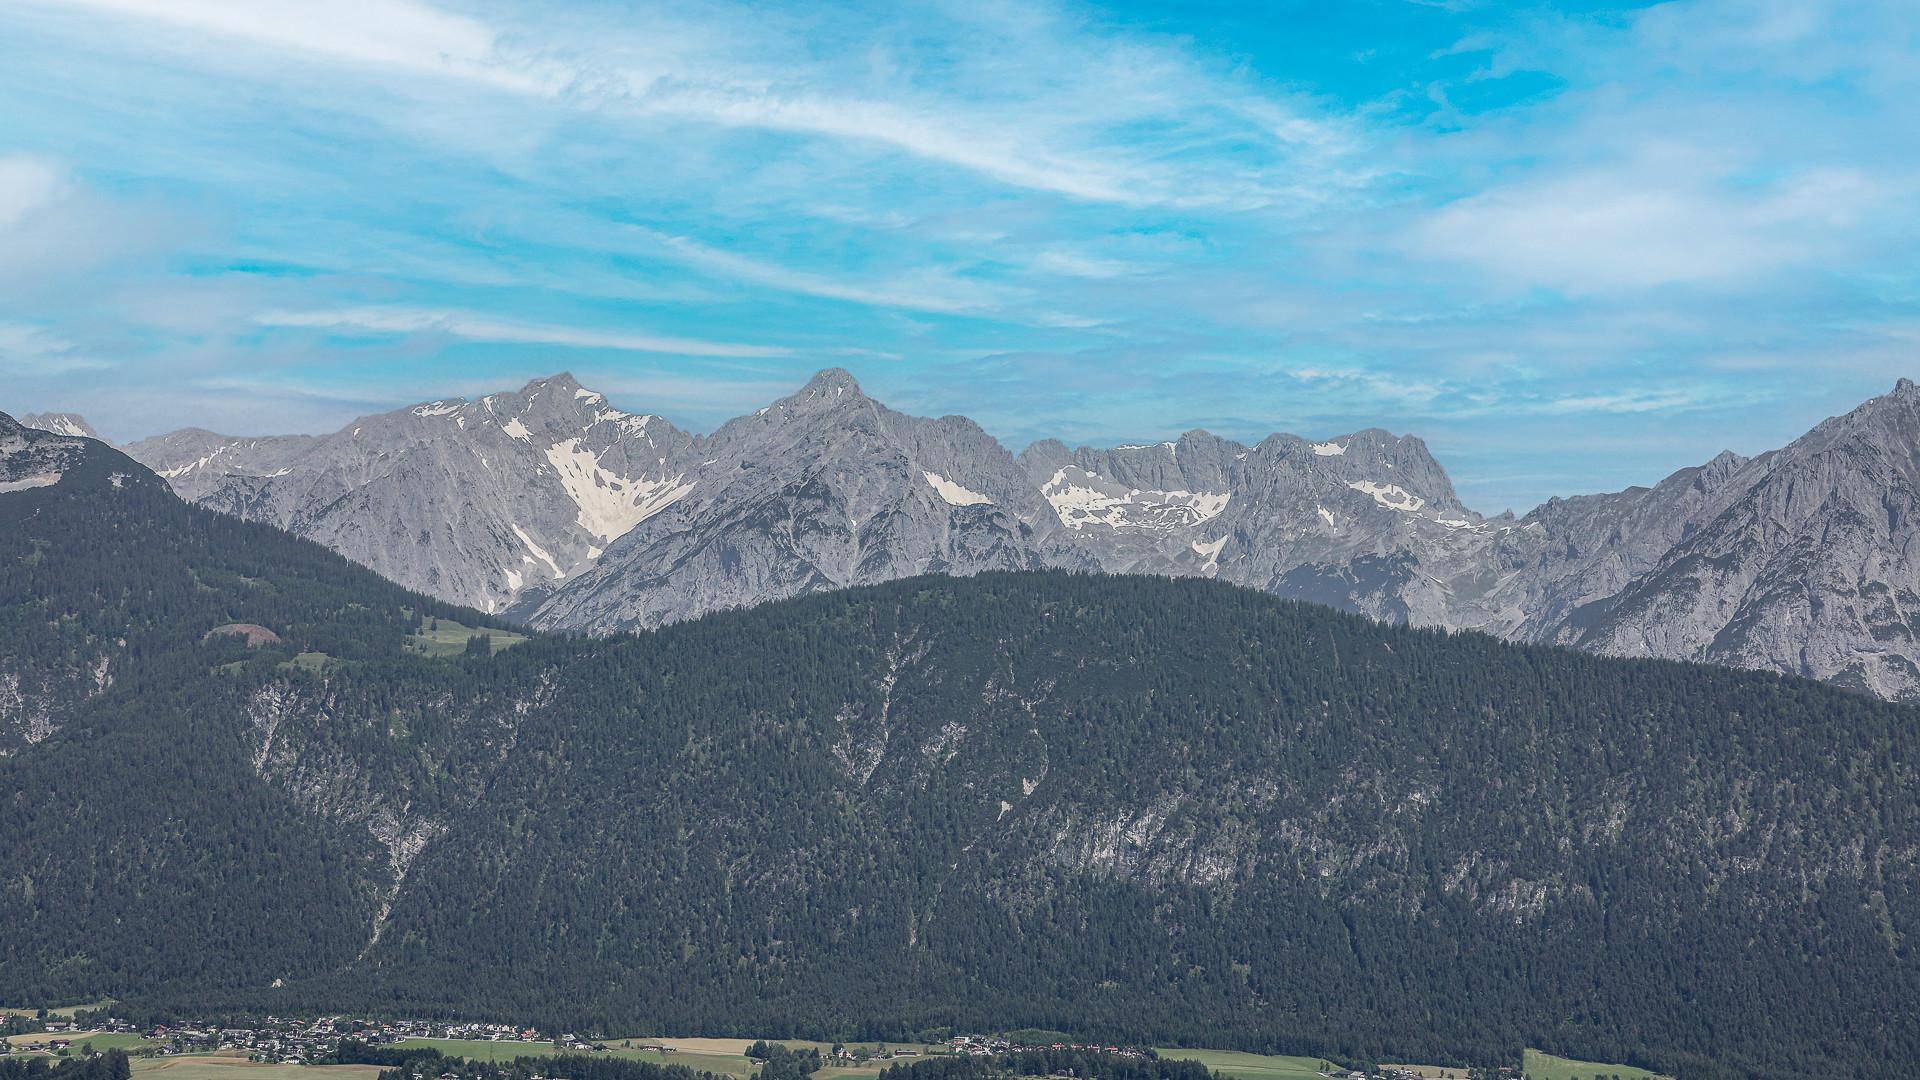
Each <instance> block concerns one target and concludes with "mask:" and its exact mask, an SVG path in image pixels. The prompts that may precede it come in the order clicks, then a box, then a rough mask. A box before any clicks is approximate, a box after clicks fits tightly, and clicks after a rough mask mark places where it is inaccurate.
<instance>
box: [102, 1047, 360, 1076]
mask: <svg viewBox="0 0 1920 1080" xmlns="http://www.w3.org/2000/svg"><path fill="white" fill-rule="evenodd" d="M379 1075H380V1067H379V1066H377V1065H268V1064H265V1063H263V1062H257V1061H248V1060H247V1059H246V1056H245V1055H243V1054H237V1053H220V1054H182V1055H180V1056H178V1057H148V1058H134V1059H133V1076H134V1080H374V1078H375V1077H377V1076H379Z"/></svg>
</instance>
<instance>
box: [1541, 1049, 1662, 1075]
mask: <svg viewBox="0 0 1920 1080" xmlns="http://www.w3.org/2000/svg"><path fill="white" fill-rule="evenodd" d="M1521 1071H1522V1072H1524V1073H1525V1074H1526V1075H1527V1077H1528V1080H1595V1078H1597V1077H1609V1076H1618V1077H1620V1078H1621V1080H1656V1078H1658V1077H1659V1075H1660V1074H1658V1073H1652V1072H1648V1071H1647V1070H1645V1069H1636V1068H1634V1067H1633V1066H1631V1065H1603V1064H1600V1063H1599V1062H1594V1061H1575V1060H1573V1059H1572V1058H1563V1057H1554V1056H1553V1055H1552V1054H1543V1053H1541V1052H1540V1051H1538V1050H1528V1051H1527V1057H1526V1064H1525V1067H1524V1068H1523V1069H1522V1070H1521Z"/></svg>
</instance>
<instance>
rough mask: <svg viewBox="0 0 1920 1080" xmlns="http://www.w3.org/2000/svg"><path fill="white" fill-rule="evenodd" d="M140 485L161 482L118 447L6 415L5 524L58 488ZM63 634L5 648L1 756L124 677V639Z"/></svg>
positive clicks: (106, 495) (1, 430)
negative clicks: (57, 638) (123, 455)
mask: <svg viewBox="0 0 1920 1080" xmlns="http://www.w3.org/2000/svg"><path fill="white" fill-rule="evenodd" d="M82 426H84V425H82ZM87 430H91V429H90V428H89V429H87ZM140 483H146V484H153V485H156V486H157V484H158V482H157V481H155V480H154V479H153V478H152V477H151V476H149V475H147V474H146V472H145V470H143V469H141V468H140V467H139V466H138V465H135V464H134V463H133V462H131V461H128V460H127V459H126V458H124V457H122V456H121V455H120V454H119V453H117V452H115V451H114V450H112V449H111V448H109V447H107V446H105V445H103V444H101V443H99V442H96V441H94V440H93V439H90V438H84V437H81V436H78V435H63V434H54V433H52V432H50V431H48V430H47V429H46V428H44V427H40V426H27V425H23V424H21V423H19V422H18V421H16V420H14V419H13V417H11V416H8V415H7V414H5V413H0V527H11V526H12V525H13V523H15V522H18V521H21V520H24V519H25V518H26V517H28V516H30V515H32V514H33V513H35V511H36V509H37V500H38V499H40V498H42V497H45V496H48V495H50V494H51V493H53V492H54V491H55V489H59V490H62V491H65V490H87V491H88V493H89V495H91V496H95V497H98V498H101V499H111V498H113V497H114V496H115V494H116V493H118V492H120V491H123V490H126V488H127V487H128V486H129V485H133V484H140ZM0 632H4V631H0ZM59 632H60V634H59V636H60V638H61V639H60V640H53V641H46V640H36V641H33V642H32V643H31V646H32V647H28V645H27V644H25V643H19V642H16V643H15V646H14V647H13V648H9V649H6V650H4V651H0V757H5V756H8V755H10V754H13V753H16V752H18V751H19V750H21V749H23V748H24V747H27V746H31V745H32V744H34V743H37V742H40V741H41V740H43V739H45V738H47V737H48V736H49V735H52V734H53V733H54V732H55V731H57V730H59V728H60V725H61V724H62V723H64V722H65V720H66V717H67V715H68V714H69V713H71V712H72V711H73V710H74V709H76V708H79V707H80V706H82V705H84V704H85V703H86V702H88V701H90V700H92V699H93V698H95V697H97V696H99V695H100V694H101V693H104V692H105V691H106V690H107V689H108V688H109V687H111V686H112V685H113V683H114V681H115V679H116V678H117V677H118V675H119V672H120V668H121V666H122V665H123V662H124V659H125V651H126V643H125V642H124V641H119V640H114V639H107V638H102V637H98V636H94V635H88V634H85V633H82V632H79V631H77V630H75V629H74V628H73V627H70V626H61V627H59Z"/></svg>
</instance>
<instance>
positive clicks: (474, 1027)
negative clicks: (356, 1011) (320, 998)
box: [146, 1016, 584, 1065]
mask: <svg viewBox="0 0 1920 1080" xmlns="http://www.w3.org/2000/svg"><path fill="white" fill-rule="evenodd" d="M146 1037H147V1038H148V1039H149V1040H152V1041H153V1043H154V1044H155V1048H156V1049H155V1052H156V1053H160V1054H198V1053H209V1052H213V1051H219V1050H239V1051H242V1052H244V1053H245V1054H246V1055H247V1057H248V1058H250V1059H252V1060H254V1061H269V1062H285V1063H287V1064H293V1065H299V1064H306V1063H308V1062H313V1061H318V1060H322V1059H325V1058H328V1057H331V1056H332V1055H333V1053H334V1051H335V1050H337V1049H339V1046H340V1041H341V1040H342V1039H358V1040H360V1041H361V1042H368V1043H391V1042H399V1041H400V1040H402V1039H473V1040H483V1041H505V1040H526V1041H532V1040H536V1039H539V1038H541V1035H540V1032H539V1031H537V1030H535V1029H533V1028H526V1027H519V1026H516V1025H513V1024H484V1023H444V1022H438V1021H431V1020H367V1019H352V1018H348V1017H339V1016H323V1017H318V1018H315V1019H301V1018H294V1017H282V1016H269V1017H267V1018H266V1019H264V1020H260V1021H255V1022H252V1023H251V1024H249V1025H244V1026H211V1025H207V1026H180V1027H169V1026H167V1025H164V1024H162V1025H157V1026H155V1027H154V1028H152V1029H151V1030H149V1031H147V1032H146ZM564 1038H565V1039H566V1040H567V1045H569V1046H570V1047H572V1046H575V1045H578V1046H580V1047H584V1044H581V1043H580V1041H579V1040H577V1039H575V1038H574V1037H573V1036H571V1035H569V1036H564Z"/></svg>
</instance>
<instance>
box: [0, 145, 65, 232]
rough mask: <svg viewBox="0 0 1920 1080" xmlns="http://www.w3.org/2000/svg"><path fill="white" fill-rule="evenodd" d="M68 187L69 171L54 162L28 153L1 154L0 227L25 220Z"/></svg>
mask: <svg viewBox="0 0 1920 1080" xmlns="http://www.w3.org/2000/svg"><path fill="white" fill-rule="evenodd" d="M66 190H67V175H66V172H65V170H63V169H61V168H60V167H59V166H57V165H55V164H53V163H52V162H50V161H47V160H46V159H44V158H38V157H32V156H29V155H26V154H9V155H5V156H0V230H5V229H10V228H12V227H13V226H15V225H18V224H21V223H22V222H25V221H26V220H28V218H30V217H31V216H33V215H34V214H36V213H39V212H40V211H42V210H44V209H46V208H47V207H48V206H50V205H52V204H53V203H55V202H57V201H59V200H60V198H61V197H62V196H63V195H64V194H65V193H66Z"/></svg>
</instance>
